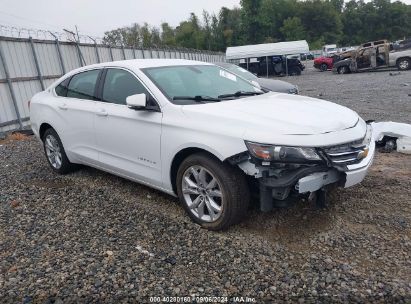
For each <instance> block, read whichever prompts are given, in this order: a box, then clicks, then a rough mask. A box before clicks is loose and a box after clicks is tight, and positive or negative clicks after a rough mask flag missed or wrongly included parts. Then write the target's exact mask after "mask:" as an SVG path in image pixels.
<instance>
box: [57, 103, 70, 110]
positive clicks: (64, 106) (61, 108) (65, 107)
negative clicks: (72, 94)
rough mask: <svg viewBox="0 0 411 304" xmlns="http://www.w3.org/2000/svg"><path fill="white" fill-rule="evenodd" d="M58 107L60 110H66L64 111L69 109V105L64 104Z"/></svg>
mask: <svg viewBox="0 0 411 304" xmlns="http://www.w3.org/2000/svg"><path fill="white" fill-rule="evenodd" d="M58 107H59V109H60V110H64V111H65V110H67V109H68V108H67V105H66V104H65V103H64V104H62V105H59V106H58Z"/></svg>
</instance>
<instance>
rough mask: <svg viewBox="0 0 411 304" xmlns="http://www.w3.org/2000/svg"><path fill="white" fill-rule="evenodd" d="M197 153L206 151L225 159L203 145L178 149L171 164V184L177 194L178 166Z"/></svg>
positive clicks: (215, 156) (212, 155)
mask: <svg viewBox="0 0 411 304" xmlns="http://www.w3.org/2000/svg"><path fill="white" fill-rule="evenodd" d="M196 153H205V154H207V155H209V156H210V157H212V158H215V159H218V160H219V161H224V159H222V157H221V156H219V155H217V153H215V152H214V151H213V152H211V151H209V150H207V149H205V148H203V147H201V148H200V147H186V148H183V149H181V150H180V151H178V152H177V153H176V154H175V155H174V157H173V160H172V162H171V166H170V181H171V186H172V188H173V192H174V193H175V194H177V184H176V180H177V172H178V168H179V167H180V165H181V163H182V162H183V161H184V160H185V159H186V158H187V157H189V156H190V155H193V154H196Z"/></svg>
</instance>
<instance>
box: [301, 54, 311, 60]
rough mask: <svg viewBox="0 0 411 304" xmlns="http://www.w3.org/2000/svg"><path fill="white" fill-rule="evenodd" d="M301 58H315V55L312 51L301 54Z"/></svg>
mask: <svg viewBox="0 0 411 304" xmlns="http://www.w3.org/2000/svg"><path fill="white" fill-rule="evenodd" d="M300 58H301V60H314V55H313V53H311V52H309V53H303V54H300Z"/></svg>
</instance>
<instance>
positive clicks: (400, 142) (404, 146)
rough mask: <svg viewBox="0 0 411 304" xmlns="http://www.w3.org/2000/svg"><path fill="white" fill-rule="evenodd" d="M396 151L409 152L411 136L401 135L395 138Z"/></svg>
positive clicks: (410, 149) (410, 150) (410, 151)
mask: <svg viewBox="0 0 411 304" xmlns="http://www.w3.org/2000/svg"><path fill="white" fill-rule="evenodd" d="M397 151H398V152H400V153H405V154H411V137H401V138H398V139H397Z"/></svg>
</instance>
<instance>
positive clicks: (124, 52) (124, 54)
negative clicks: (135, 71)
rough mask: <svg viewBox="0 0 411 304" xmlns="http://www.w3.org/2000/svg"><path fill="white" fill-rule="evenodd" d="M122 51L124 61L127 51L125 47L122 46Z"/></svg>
mask: <svg viewBox="0 0 411 304" xmlns="http://www.w3.org/2000/svg"><path fill="white" fill-rule="evenodd" d="M121 50H122V51H123V59H124V60H126V51H125V50H124V45H121Z"/></svg>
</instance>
